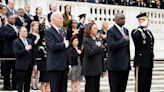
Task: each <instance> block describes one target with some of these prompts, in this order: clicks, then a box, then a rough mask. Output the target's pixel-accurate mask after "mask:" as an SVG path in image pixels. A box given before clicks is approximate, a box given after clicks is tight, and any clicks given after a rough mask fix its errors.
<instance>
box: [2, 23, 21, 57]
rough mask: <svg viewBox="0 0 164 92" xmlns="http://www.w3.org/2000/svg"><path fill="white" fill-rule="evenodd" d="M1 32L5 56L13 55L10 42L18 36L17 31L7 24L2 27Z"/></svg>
mask: <svg viewBox="0 0 164 92" xmlns="http://www.w3.org/2000/svg"><path fill="white" fill-rule="evenodd" d="M2 31H3V34H4V40H5V41H4V55H5V56H6V57H15V56H14V52H13V48H12V42H13V41H14V40H15V39H16V38H18V35H17V33H16V32H15V30H14V29H13V28H12V27H11V26H10V25H9V24H7V25H6V26H4V27H3V29H2Z"/></svg>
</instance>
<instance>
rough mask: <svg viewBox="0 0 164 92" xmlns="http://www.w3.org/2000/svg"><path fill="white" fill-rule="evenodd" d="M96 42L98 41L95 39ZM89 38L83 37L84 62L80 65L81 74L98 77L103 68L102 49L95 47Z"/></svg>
mask: <svg viewBox="0 0 164 92" xmlns="http://www.w3.org/2000/svg"><path fill="white" fill-rule="evenodd" d="M97 41H99V40H98V39H97ZM95 43H96V42H95V40H93V39H92V38H91V37H84V40H83V45H84V60H83V63H82V74H83V75H85V76H97V75H100V74H101V73H102V72H103V71H105V68H104V61H103V48H102V47H98V46H96V45H95Z"/></svg>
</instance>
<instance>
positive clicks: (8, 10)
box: [7, 0, 18, 17]
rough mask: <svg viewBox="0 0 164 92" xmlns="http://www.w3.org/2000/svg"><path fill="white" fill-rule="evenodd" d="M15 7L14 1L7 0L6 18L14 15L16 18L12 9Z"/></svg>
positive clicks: (15, 13)
mask: <svg viewBox="0 0 164 92" xmlns="http://www.w3.org/2000/svg"><path fill="white" fill-rule="evenodd" d="M14 7H15V2H14V0H8V4H7V16H10V15H15V17H16V16H17V14H18V13H17V11H16V10H15V9H14Z"/></svg>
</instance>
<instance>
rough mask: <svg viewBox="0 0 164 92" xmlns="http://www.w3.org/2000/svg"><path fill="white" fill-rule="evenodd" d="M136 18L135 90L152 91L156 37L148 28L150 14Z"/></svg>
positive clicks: (134, 32) (136, 91)
mask: <svg viewBox="0 0 164 92" xmlns="http://www.w3.org/2000/svg"><path fill="white" fill-rule="evenodd" d="M136 18H138V23H139V27H138V28H136V29H134V30H133V31H132V33H131V35H132V39H133V42H134V46H135V57H134V68H135V79H136V82H135V92H150V89H151V82H152V68H153V67H154V62H153V59H154V37H153V34H152V32H151V31H150V30H149V29H148V26H149V18H148V15H147V14H146V13H141V14H139V15H137V16H136ZM145 84H146V85H145Z"/></svg>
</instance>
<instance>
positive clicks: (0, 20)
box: [0, 5, 7, 77]
mask: <svg viewBox="0 0 164 92" xmlns="http://www.w3.org/2000/svg"><path fill="white" fill-rule="evenodd" d="M6 12H7V10H6V6H5V5H0V43H1V44H0V57H3V56H4V55H3V51H4V41H5V40H4V35H3V31H2V28H3V27H4V26H5V25H6V24H7V16H6ZM3 75H4V62H1V77H2V76H3Z"/></svg>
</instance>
